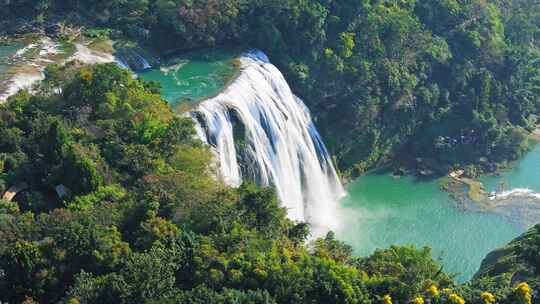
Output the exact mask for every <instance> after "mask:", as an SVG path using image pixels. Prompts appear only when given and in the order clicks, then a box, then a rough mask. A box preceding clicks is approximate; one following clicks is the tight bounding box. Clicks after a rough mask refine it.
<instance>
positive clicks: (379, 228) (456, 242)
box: [337, 145, 540, 281]
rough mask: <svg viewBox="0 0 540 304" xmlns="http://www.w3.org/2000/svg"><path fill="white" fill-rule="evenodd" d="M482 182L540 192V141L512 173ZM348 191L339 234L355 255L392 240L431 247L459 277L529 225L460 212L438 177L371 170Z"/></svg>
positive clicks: (467, 275) (470, 272)
mask: <svg viewBox="0 0 540 304" xmlns="http://www.w3.org/2000/svg"><path fill="white" fill-rule="evenodd" d="M480 180H481V181H482V182H484V184H485V187H486V190H487V191H495V190H497V189H498V185H499V184H500V183H501V181H503V182H504V183H505V186H506V189H512V188H529V189H531V190H534V191H540V145H537V146H536V147H535V148H534V149H533V150H532V151H531V152H529V153H528V154H527V155H526V156H525V157H524V158H523V159H522V160H520V161H519V162H517V163H516V164H515V166H514V167H513V168H512V169H510V170H509V171H507V172H503V173H502V174H501V175H500V176H486V177H483V178H481V179H480ZM347 192H348V196H347V197H346V198H345V199H344V200H343V202H342V204H343V205H342V207H343V210H342V211H343V212H342V221H341V227H342V228H341V229H340V231H338V232H337V235H338V237H339V238H340V239H342V240H344V241H345V242H347V243H348V244H350V245H351V246H353V248H354V251H355V254H358V255H368V254H370V253H372V252H373V251H374V250H375V249H377V248H387V247H389V246H390V245H392V244H399V245H407V244H413V245H415V246H417V247H423V246H430V247H431V248H432V249H433V256H434V257H435V258H440V260H441V262H442V264H443V265H444V269H445V270H446V271H447V272H451V273H456V274H458V276H457V279H458V280H460V281H465V280H468V279H470V278H471V277H472V276H473V275H474V273H475V272H476V271H477V270H478V267H479V266H480V263H481V261H482V259H483V258H484V257H485V255H486V254H487V253H489V252H490V251H492V250H493V249H495V248H497V247H500V246H503V245H505V244H506V243H507V242H509V241H510V240H512V239H513V238H515V237H516V236H518V235H520V234H521V233H523V232H524V231H525V229H526V227H524V226H523V225H521V224H519V223H517V222H519V219H513V221H511V220H509V219H508V218H504V217H503V216H501V215H499V214H495V213H490V212H475V211H471V210H469V211H460V210H458V209H457V208H455V203H454V202H453V201H452V199H451V198H450V197H449V195H448V193H446V192H444V191H442V190H440V181H439V180H433V181H429V182H426V181H418V180H415V178H413V177H402V178H398V179H396V178H394V177H392V176H390V175H389V174H377V173H372V174H368V175H365V176H362V177H360V178H359V179H358V180H356V181H355V182H353V183H351V184H350V185H349V186H348V187H347ZM471 209H474V208H471ZM516 221H517V222H516Z"/></svg>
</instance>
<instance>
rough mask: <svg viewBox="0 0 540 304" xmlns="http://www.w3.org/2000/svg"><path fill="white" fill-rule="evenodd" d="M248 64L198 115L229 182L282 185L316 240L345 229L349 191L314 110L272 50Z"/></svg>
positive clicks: (286, 202)
mask: <svg viewBox="0 0 540 304" xmlns="http://www.w3.org/2000/svg"><path fill="white" fill-rule="evenodd" d="M240 60H241V63H242V65H241V73H240V75H239V76H238V78H237V79H236V80H235V81H233V83H231V84H230V85H229V87H227V88H226V89H225V91H223V92H222V93H221V94H219V95H218V96H216V97H214V98H211V99H208V100H206V101H203V102H202V103H200V104H199V106H198V107H197V109H196V110H195V111H194V112H192V113H191V115H192V117H193V118H194V119H195V120H196V122H197V133H198V134H199V136H200V138H201V139H202V140H203V141H205V142H207V143H208V144H209V145H210V146H211V147H212V148H213V150H214V152H215V154H216V157H217V160H218V162H219V171H220V172H219V174H220V175H221V178H222V179H223V180H224V182H226V183H227V184H229V185H233V186H238V185H239V184H240V183H241V182H242V180H243V179H244V178H248V179H252V180H255V181H257V182H258V183H259V184H261V185H265V186H267V185H272V186H274V187H275V189H276V192H277V195H278V197H279V199H280V201H281V203H282V206H284V207H285V208H286V209H287V212H288V215H289V217H290V218H291V219H292V220H294V221H304V222H308V223H309V224H310V225H311V227H312V232H313V234H314V235H315V236H320V235H322V234H323V233H325V232H327V231H328V230H329V229H333V230H335V229H337V214H336V212H337V207H338V200H339V198H340V197H341V196H343V193H344V191H343V188H342V186H341V184H340V181H339V179H338V176H337V174H336V171H335V169H334V167H333V165H332V161H331V158H330V156H329V154H328V151H327V150H326V147H325V145H324V143H323V141H322V139H321V137H320V135H319V133H318V132H317V129H316V128H315V125H314V124H313V122H312V120H311V117H310V113H309V110H308V109H307V107H306V106H305V105H304V103H303V102H302V100H300V99H299V98H298V97H296V96H295V95H294V94H293V93H292V92H291V89H290V88H289V86H288V84H287V82H286V81H285V79H284V77H283V75H282V74H281V73H280V71H279V70H278V69H277V68H276V67H275V66H274V65H272V64H270V62H269V60H268V58H267V57H266V55H265V54H264V53H262V52H250V53H247V54H244V55H243V56H242V57H241V58H240Z"/></svg>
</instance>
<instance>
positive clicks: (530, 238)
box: [473, 224, 540, 290]
mask: <svg viewBox="0 0 540 304" xmlns="http://www.w3.org/2000/svg"><path fill="white" fill-rule="evenodd" d="M486 277H488V278H493V279H495V280H496V281H498V282H501V283H503V284H509V285H508V286H513V285H515V284H517V283H519V282H523V281H526V282H528V283H529V285H531V287H532V288H533V290H539V289H540V224H539V225H536V226H534V227H533V228H531V229H530V230H529V231H527V232H526V233H524V234H523V235H521V236H520V237H518V238H516V239H515V240H513V241H512V242H510V243H509V244H508V245H506V246H504V247H502V248H499V249H496V250H494V251H492V252H491V253H489V254H488V255H487V256H486V258H485V259H484V260H483V261H482V264H481V266H480V269H479V271H478V272H477V273H476V275H475V277H474V279H473V281H478V280H481V279H483V278H486ZM501 287H502V286H501Z"/></svg>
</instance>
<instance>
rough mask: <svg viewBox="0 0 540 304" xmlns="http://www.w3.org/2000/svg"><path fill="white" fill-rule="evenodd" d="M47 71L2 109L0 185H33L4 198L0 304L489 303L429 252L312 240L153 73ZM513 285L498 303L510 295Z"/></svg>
mask: <svg viewBox="0 0 540 304" xmlns="http://www.w3.org/2000/svg"><path fill="white" fill-rule="evenodd" d="M46 74H47V78H46V79H45V81H44V82H43V83H42V84H41V87H40V88H39V91H38V93H37V94H36V95H30V94H28V93H26V92H21V93H19V94H17V95H15V96H13V97H11V98H10V100H9V101H8V103H6V104H4V105H0V117H1V118H2V119H1V120H0V124H1V125H0V139H1V142H0V160H1V162H0V165H1V166H0V168H1V175H0V182H1V183H0V184H1V185H2V192H3V191H4V190H5V188H6V187H7V186H12V185H18V184H21V183H23V182H27V184H28V188H27V189H26V190H24V191H22V192H21V193H19V194H18V195H17V196H16V197H15V200H14V201H11V202H8V201H5V200H0V301H2V302H8V303H21V302H23V301H24V303H36V302H37V303H59V302H60V303H71V304H73V303H231V304H232V303H380V302H382V301H388V300H389V299H393V301H395V303H407V302H409V301H412V300H413V299H417V300H418V298H421V299H424V298H425V299H426V300H427V299H430V300H431V301H432V303H455V302H452V301H453V300H452V299H454V300H455V299H456V298H455V297H456V296H452V293H454V292H455V291H462V292H463V294H464V295H466V296H467V300H468V301H471V302H472V303H481V302H480V301H481V300H480V299H481V296H480V293H479V292H476V289H473V288H472V287H466V288H465V287H460V286H458V285H456V284H455V283H454V282H453V280H452V278H451V276H449V275H447V274H445V273H444V272H443V270H442V268H441V266H440V265H439V264H438V262H436V261H434V260H433V259H432V258H431V252H430V250H429V249H428V248H424V249H421V250H417V249H415V248H412V247H392V248H390V249H386V250H379V251H377V252H375V253H374V254H373V255H372V256H369V257H366V258H358V257H352V256H351V252H352V250H351V248H350V247H349V246H347V245H345V244H343V243H341V242H339V241H337V240H335V239H334V235H333V234H332V233H329V234H328V235H327V236H326V238H324V239H317V240H314V241H312V242H311V243H310V245H309V246H306V245H305V241H306V239H307V237H308V236H309V228H308V226H307V225H306V224H303V223H292V222H291V221H290V220H288V219H287V218H286V211H285V210H284V209H283V208H281V207H279V203H278V201H277V199H276V196H275V194H274V191H273V190H272V189H261V188H259V187H257V186H255V185H252V184H244V185H242V186H241V187H239V188H238V189H233V188H228V187H226V186H224V185H222V184H220V183H219V182H217V181H215V180H214V178H213V177H212V176H213V175H212V174H213V173H212V165H211V161H210V159H211V158H210V154H209V152H208V151H207V148H206V147H205V146H204V145H203V144H202V143H200V142H199V141H198V140H196V139H195V138H194V129H193V126H192V123H191V120H189V119H185V118H179V117H176V116H174V115H173V113H172V111H171V109H170V108H169V106H168V105H167V104H166V102H165V101H163V100H162V99H161V98H160V97H159V95H158V93H157V88H156V86H155V85H154V84H151V83H145V82H143V81H140V80H136V79H132V77H131V76H130V74H129V73H128V72H127V71H125V70H122V69H120V68H118V67H116V66H115V65H113V64H109V65H97V66H93V67H87V66H79V65H78V64H77V63H72V64H68V65H67V66H65V67H62V68H59V67H57V66H50V67H49V68H48V70H47V73H46ZM60 184H62V185H64V186H65V187H66V188H67V189H68V190H69V193H68V195H67V196H63V197H62V198H59V197H58V195H57V194H56V193H55V187H56V186H57V185H60ZM508 284H510V283H508ZM512 284H514V283H513V282H512ZM509 286H510V285H508V286H505V287H504V288H505V289H503V290H504V293H503V292H501V293H498V294H497V295H498V296H499V295H500V299H501V300H503V299H504V301H501V302H500V303H508V304H510V303H515V302H510V301H513V300H514V299H515V297H514V295H515V294H516V292H515V291H514V290H512V289H508V288H509ZM501 287H502V286H501ZM446 288H448V289H446ZM439 289H440V291H439ZM443 289H444V290H445V291H443ZM434 290H435V291H437V293H434ZM385 303H387V302H385ZM522 303H526V302H522Z"/></svg>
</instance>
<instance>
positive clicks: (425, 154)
mask: <svg viewBox="0 0 540 304" xmlns="http://www.w3.org/2000/svg"><path fill="white" fill-rule="evenodd" d="M5 3H6V2H5ZM22 12H25V13H26V14H24V15H25V16H33V18H34V19H35V20H38V21H44V20H47V19H48V17H50V16H56V15H65V18H66V19H67V20H71V21H74V22H81V20H85V21H86V22H89V23H90V24H91V25H93V26H105V27H112V28H115V29H116V30H120V31H122V32H123V33H124V34H127V35H129V36H131V37H134V38H136V39H139V40H140V41H142V42H143V43H146V44H147V45H151V46H152V47H154V48H157V49H158V50H159V51H161V52H168V51H171V50H175V49H186V48H196V47H201V46H214V45H219V44H227V43H234V44H238V43H240V44H244V45H246V46H247V47H259V48H261V49H262V50H264V51H265V52H267V53H268V54H269V55H270V57H271V58H272V60H273V61H274V62H275V63H276V64H277V65H278V66H279V67H280V68H281V70H282V71H284V72H285V74H286V75H287V76H288V78H289V81H291V83H292V85H293V88H294V90H295V92H297V93H298V94H300V95H301V96H302V97H304V99H305V101H306V102H307V103H308V105H309V106H310V109H311V110H312V113H313V114H314V116H315V118H316V120H317V121H318V124H319V127H320V129H322V133H323V137H324V138H325V139H326V140H327V141H328V145H329V147H330V149H331V151H332V153H333V154H335V155H336V156H337V160H338V165H339V167H341V168H342V169H347V170H348V172H349V173H353V174H357V173H360V172H362V171H364V170H366V169H368V168H371V167H373V166H375V165H378V164H381V163H385V162H388V161H392V160H396V163H397V164H406V165H408V166H412V167H417V168H420V169H430V170H431V169H434V170H436V171H438V172H440V173H446V171H447V170H449V169H451V168H453V167H463V166H466V165H471V164H472V165H474V166H475V167H476V168H478V169H481V170H487V171H490V170H493V169H495V167H496V166H495V165H494V163H504V162H506V161H508V160H514V159H516V158H517V157H519V156H520V155H521V154H522V153H523V152H524V150H525V149H526V148H527V144H526V135H527V131H531V130H532V129H533V128H534V127H535V125H536V114H538V110H539V109H540V105H539V98H538V96H539V94H540V63H539V61H538V58H539V57H540V50H539V46H540V45H539V42H538V38H539V36H540V27H539V23H540V21H539V20H540V6H539V5H538V3H537V1H535V0H512V1H511V0H497V1H491V2H487V1H484V0H467V1H461V0H459V1H457V0H428V1H416V0H406V1H397V0H386V1H382V0H366V1H350V0H313V1H306V0H275V1H257V0H251V1H250V0H196V1H182V0H176V1H166V0H157V1H144V0H141V1H127V2H126V1H81V0H78V1H59V0H44V1H32V0H22V1H8V2H7V4H4V8H3V9H0V16H2V14H3V16H5V17H7V18H13V17H18V16H21V14H22ZM425 172H428V170H425ZM471 172H474V170H472V171H471Z"/></svg>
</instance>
